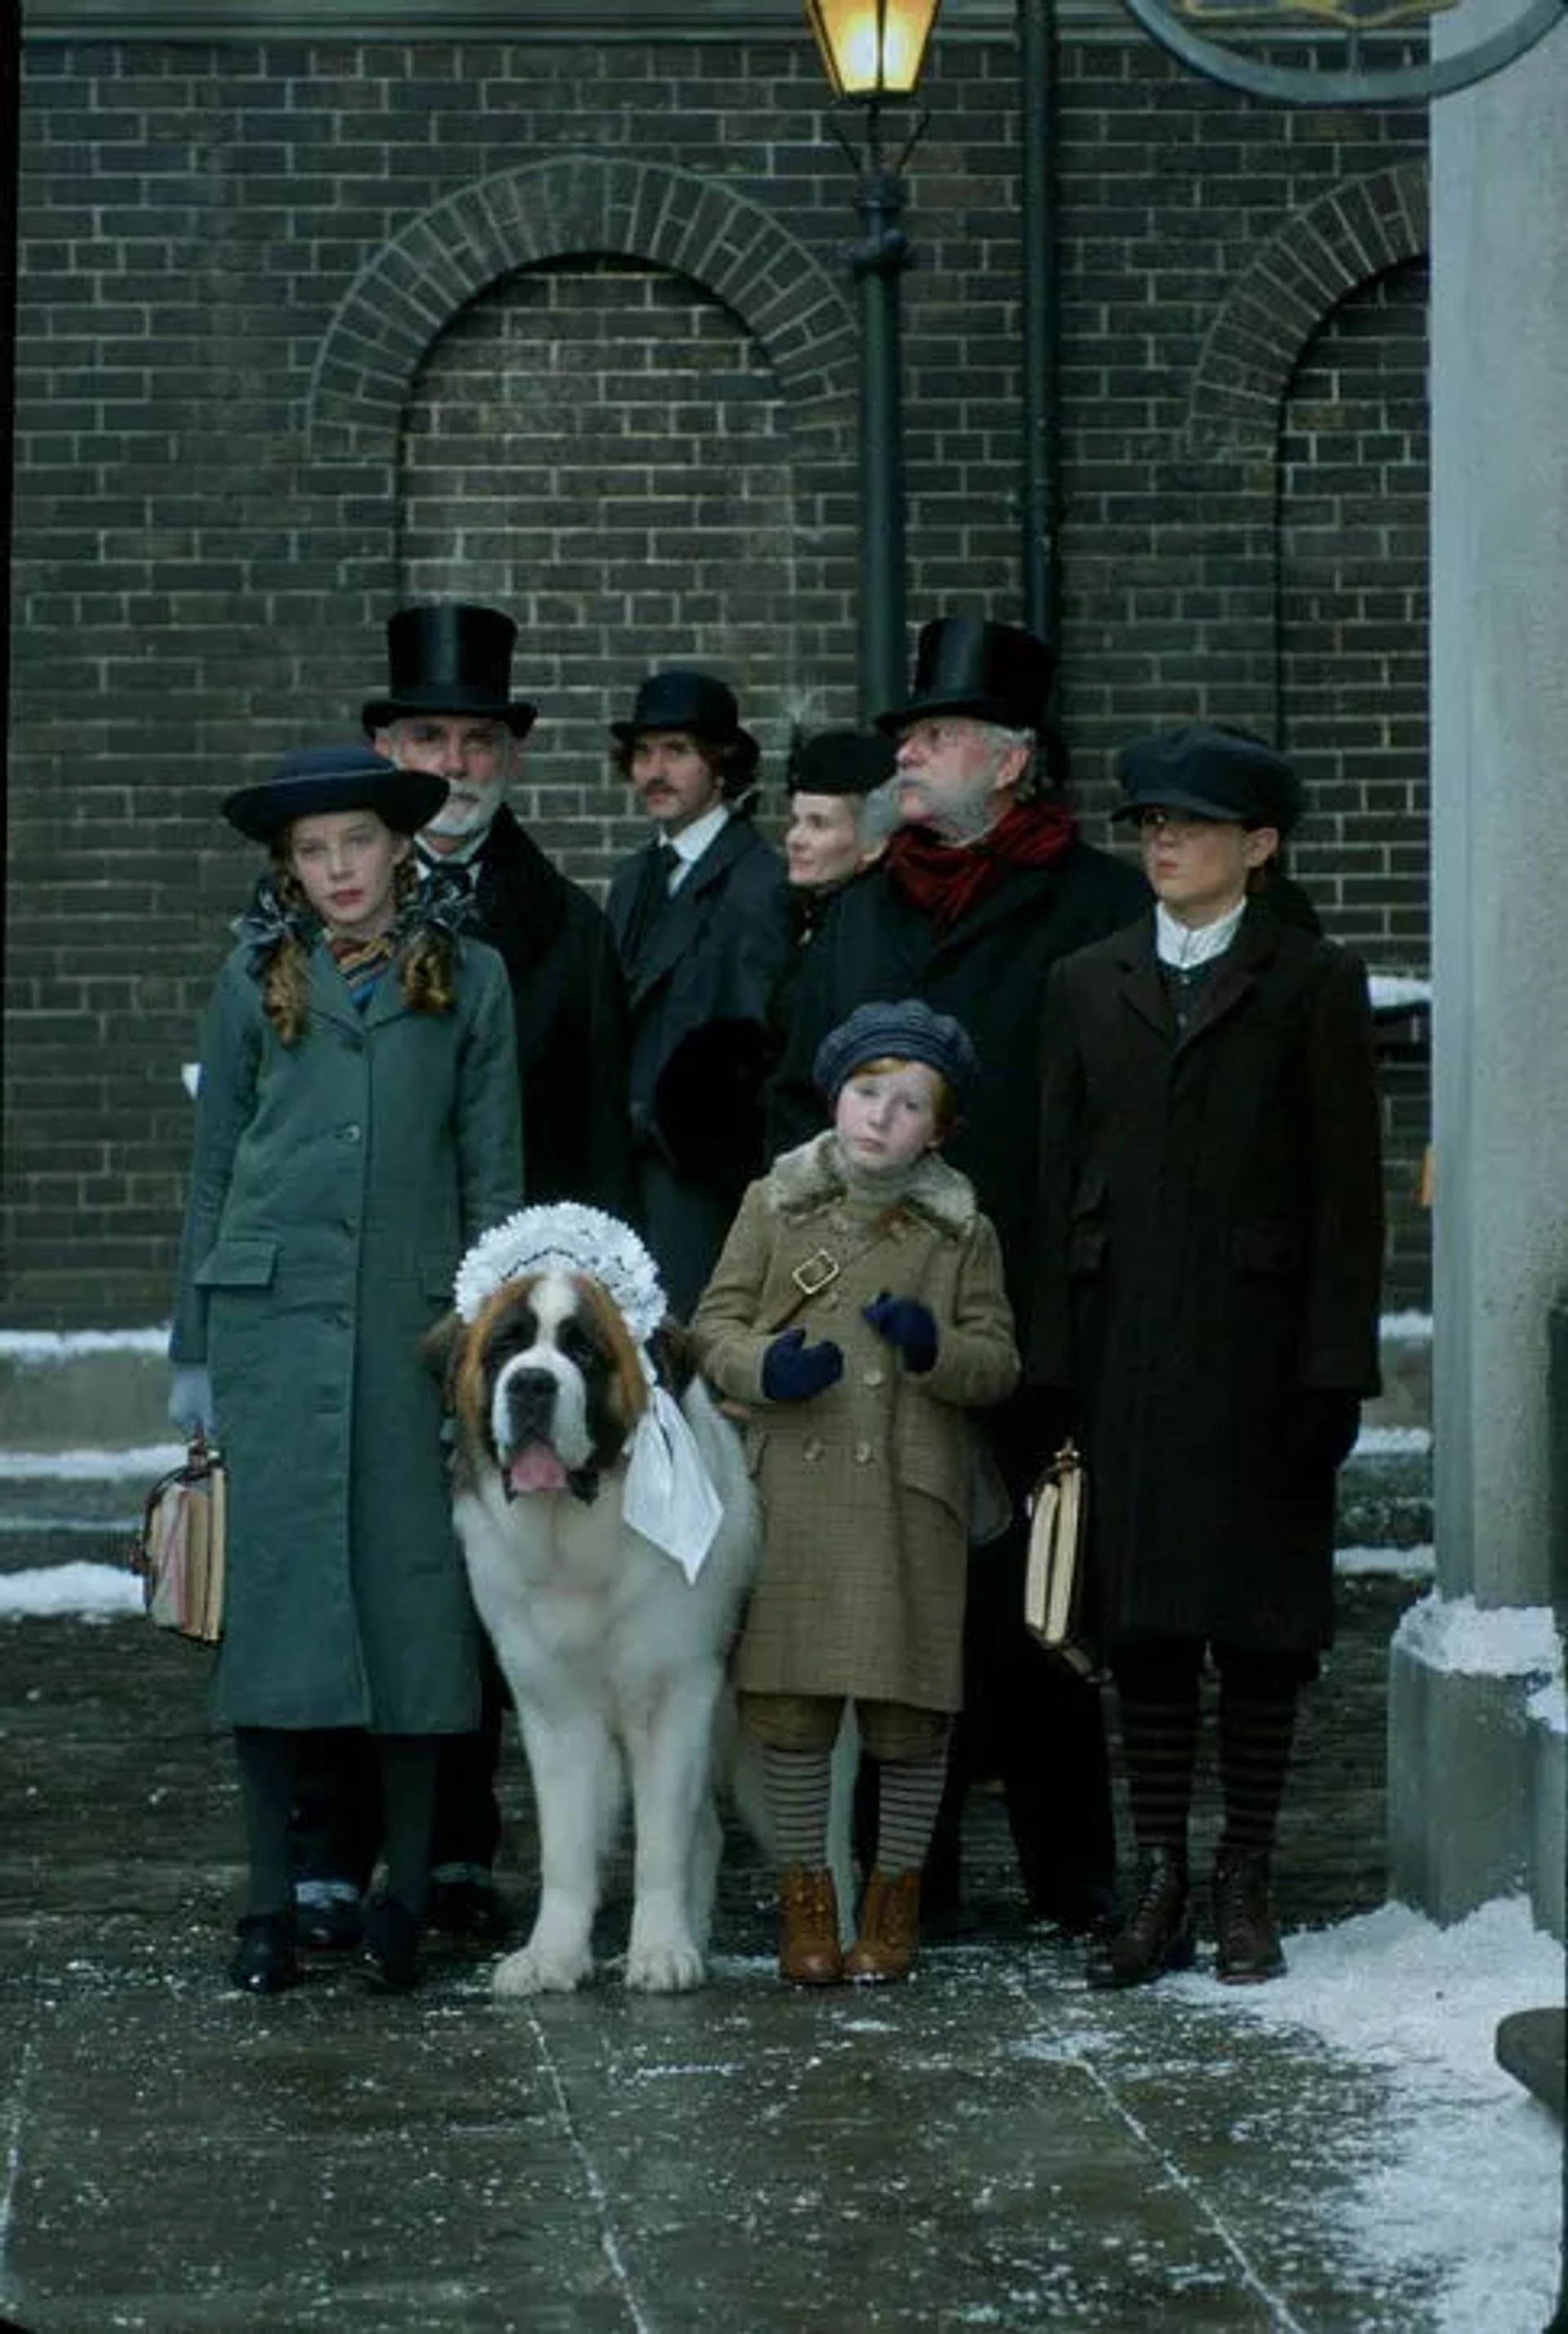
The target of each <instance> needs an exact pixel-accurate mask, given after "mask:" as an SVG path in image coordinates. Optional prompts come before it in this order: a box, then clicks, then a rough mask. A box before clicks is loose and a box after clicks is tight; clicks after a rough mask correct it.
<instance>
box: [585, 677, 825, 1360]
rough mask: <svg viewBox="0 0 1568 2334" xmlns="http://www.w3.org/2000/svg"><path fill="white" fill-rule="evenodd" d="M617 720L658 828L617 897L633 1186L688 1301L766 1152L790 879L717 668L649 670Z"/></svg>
mask: <svg viewBox="0 0 1568 2334" xmlns="http://www.w3.org/2000/svg"><path fill="white" fill-rule="evenodd" d="M611 734H612V736H613V737H614V738H615V741H616V742H615V747H614V749H613V757H612V758H613V759H614V761H615V764H616V767H618V768H619V769H620V771H621V772H622V774H623V775H624V776H626V777H627V778H628V779H629V780H630V784H631V786H632V787H633V789H634V791H635V793H636V795H637V798H638V801H639V802H640V805H641V806H642V808H643V810H644V811H645V812H646V813H647V815H648V816H649V820H650V821H651V822H652V825H653V830H654V831H653V834H652V837H651V839H650V840H649V842H648V843H647V844H644V846H643V847H642V848H641V849H640V851H637V852H634V853H633V854H632V855H631V857H630V859H627V860H625V861H623V862H622V863H621V865H620V867H619V868H618V869H617V871H616V873H615V875H614V877H613V879H612V880H611V886H610V900H609V911H610V921H611V928H612V929H613V931H614V933H615V939H616V945H617V947H618V948H619V950H620V961H621V965H622V967H623V969H624V971H625V974H626V981H627V988H628V991H629V995H630V1013H631V1123H632V1130H633V1136H634V1142H635V1164H636V1172H637V1186H638V1200H639V1204H640V1211H641V1219H642V1224H643V1229H644V1231H645V1233H646V1235H647V1239H648V1244H649V1248H650V1249H651V1250H652V1252H653V1254H654V1256H655V1258H656V1259H658V1262H659V1269H660V1271H661V1273H662V1274H663V1276H664V1283H665V1288H666V1291H667V1293H668V1295H669V1301H670V1305H671V1307H672V1308H673V1309H674V1311H675V1312H676V1313H677V1314H678V1315H680V1316H686V1315H688V1314H689V1313H690V1312H691V1311H692V1310H693V1309H694V1308H695V1307H696V1303H697V1297H698V1296H699V1295H700V1293H701V1291H702V1288H703V1284H704V1283H705V1281H706V1280H707V1276H708V1273H709V1272H710V1271H711V1269H712V1268H713V1264H714V1260H715V1259H716V1258H717V1254H718V1251H719V1249H720V1248H721V1247H722V1245H723V1242H724V1238H725V1235H726V1232H727V1231H728V1230H729V1226H730V1221H731V1220H732V1218H733V1216H734V1214H735V1210H736V1207H737V1205H738V1204H739V1201H740V1197H741V1194H742V1192H743V1191H744V1190H745V1188H746V1183H747V1182H748V1181H749V1180H750V1179H751V1177H752V1176H753V1175H754V1174H755V1173H756V1172H758V1169H759V1168H760V1165H761V1143H762V1129H761V1115H760V1109H759V1104H758V1095H759V1091H760V1087H761V1084H762V1079H763V1076H764V1074H765V1069H766V1067H767V1062H768V1056H769V1051H770V1041H769V1035H768V1032H769V1014H770V1009H771V1007H772V1003H773V998H774V991H775V989H776V988H777V986H778V983H779V980H780V979H781V977H782V976H783V974H784V969H785V968H786V966H787V965H788V963H789V961H790V956H791V952H792V950H793V948H794V933H793V921H792V916H791V911H790V899H789V886H788V883H787V882H786V880H785V876H784V865H783V863H782V861H781V860H780V858H779V854H778V853H777V852H776V851H774V849H773V847H772V846H771V844H767V843H765V842H764V840H763V838H762V836H761V835H760V834H758V833H757V832H756V829H755V826H754V825H753V824H752V820H751V815H750V811H751V805H752V801H753V798H754V796H755V777H756V767H757V761H758V752H757V745H756V740H755V738H753V737H752V735H751V734H750V732H749V731H748V730H746V729H744V728H742V727H741V723H740V715H739V709H738V708H737V706H736V700H735V697H734V695H733V693H732V692H731V690H729V689H728V688H727V687H726V684H725V682H724V681H722V680H717V678H716V677H715V676H714V675H712V674H711V673H706V672H696V671H691V670H685V669H674V670H668V671H664V672H658V673H653V674H651V675H649V678H648V679H647V680H644V681H643V683H642V685H641V687H640V689H639V690H638V692H637V696H636V699H635V701H634V703H633V705H632V709H631V712H630V717H629V718H628V719H625V720H623V721H615V722H612V723H611Z"/></svg>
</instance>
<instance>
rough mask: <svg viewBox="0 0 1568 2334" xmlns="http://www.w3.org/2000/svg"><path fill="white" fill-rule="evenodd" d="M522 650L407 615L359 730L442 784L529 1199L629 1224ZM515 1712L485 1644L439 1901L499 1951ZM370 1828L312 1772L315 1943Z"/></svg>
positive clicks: (438, 840) (590, 922) (330, 1927)
mask: <svg viewBox="0 0 1568 2334" xmlns="http://www.w3.org/2000/svg"><path fill="white" fill-rule="evenodd" d="M516 637H517V627H516V625H515V623H514V622H513V621H512V619H511V617H510V616H508V615H505V613H503V612H502V611H501V610H500V609H497V608H486V607H478V606H475V605H471V604H469V603H463V602H438V603H431V604H428V605H422V606H417V607H409V608H400V609H399V611H398V612H397V613H396V614H395V615H393V616H392V617H391V618H390V620H389V622H388V624H387V665H388V680H387V686H386V688H385V690H383V691H381V692H380V693H379V694H378V695H376V696H374V697H371V698H370V699H367V700H366V702H365V704H364V706H363V708H362V709H361V723H362V726H363V728H364V730H365V733H366V735H367V737H369V738H370V740H371V741H372V743H373V744H374V745H375V747H377V749H378V750H379V751H380V752H381V753H383V754H385V755H386V756H388V757H389V758H390V760H391V761H392V762H394V763H395V764H396V765H397V767H399V769H402V770H418V771H425V772H428V773H429V774H431V775H432V776H437V777H440V778H444V779H445V780H446V781H447V798H446V801H445V803H444V804H443V805H442V806H441V808H440V809H439V810H438V813H437V814H436V815H435V817H434V818H433V819H431V820H430V822H429V823H428V825H426V826H424V827H421V828H420V830H419V832H418V834H417V836H416V837H415V851H416V854H417V855H418V860H419V862H420V864H421V866H422V867H423V869H424V870H425V871H427V875H428V878H432V879H436V880H440V881H441V882H444V883H446V884H448V885H449V884H451V883H452V882H455V881H456V882H462V883H464V884H465V885H466V886H467V890H468V892H469V893H470V896H471V898H472V902H473V919H474V921H473V925H472V929H473V930H474V931H476V933H477V935H478V937H479V938H480V939H481V940H487V941H488V942H489V943H490V945H491V947H493V948H494V949H495V950H497V951H498V952H499V954H500V955H501V957H502V959H503V960H504V961H505V966H506V970H507V974H508V976H509V978H510V981H511V986H512V1003H513V1012H514V1018H515V1024H516V1031H517V1067H518V1078H519V1085H520V1086H521V1089H522V1099H523V1125H524V1156H525V1160H526V1166H525V1170H524V1172H525V1178H526V1183H527V1191H526V1197H527V1199H528V1200H529V1201H531V1202H534V1201H550V1200H581V1201H587V1202H588V1203H589V1204H590V1205H592V1206H594V1207H600V1208H604V1209H606V1210H609V1211H610V1212H611V1214H613V1215H619V1216H624V1215H626V1214H628V1213H629V1212H630V1210H631V1209H632V1207H633V1204H634V1201H633V1185H632V1175H631V1152H630V1128H629V1121H628V1113H627V1022H626V995H625V987H624V983H623V982H622V980H621V977H620V962H619V960H618V958H617V956H616V952H615V946H614V942H613V940H611V932H610V926H609V924H608V922H607V921H606V919H605V917H604V915H603V912H602V911H601V909H600V908H598V907H597V906H596V905H595V903H594V902H592V900H591V899H590V898H589V896H588V894H587V893H586V892H583V891H582V890H580V889H579V887H578V886H577V885H576V884H575V883H572V882H569V881H568V879H567V878H566V877H565V876H564V875H563V874H562V873H561V872H560V870H559V869H558V868H556V867H555V866H554V865H553V863H552V862H551V861H550V860H548V859H547V858H546V857H545V855H544V852H543V851H541V850H540V848H539V846H538V844H536V843H535V842H534V840H533V838H532V836H531V835H529V834H528V833H527V832H526V830H525V829H524V827H523V825H521V824H520V822H519V820H518V819H517V817H516V815H515V812H514V811H513V810H512V809H511V807H510V805H508V803H507V801H506V790H507V787H508V786H509V784H510V783H511V782H512V781H514V780H515V778H516V777H517V776H518V774H519V772H520V770H521V768H522V765H523V749H524V740H525V739H526V738H527V736H528V734H529V731H530V730H531V729H532V728H533V727H534V719H535V714H536V710H537V709H536V708H535V707H534V705H532V704H530V703H528V702H527V701H526V700H524V699H521V698H516V697H514V696H513V694H512V656H513V650H514V646H515V641H516ZM523 1198H524V1193H522V1192H519V1194H518V1200H519V1202H521V1201H522V1199H523ZM505 1706H506V1698H505V1686H504V1685H503V1683H502V1680H501V1676H500V1673H499V1671H498V1670H497V1668H496V1666H495V1659H494V1656H493V1655H492V1654H491V1653H490V1650H489V1646H488V1644H487V1643H486V1646H485V1648H484V1699H483V1708H482V1713H481V1720H480V1724H479V1727H478V1729H477V1731H476V1732H474V1733H473V1734H467V1735H456V1736H450V1737H448V1738H447V1741H445V1743H444V1745H443V1749H442V1756H441V1766H440V1773H439V1778H438V1792H437V1807H436V1832H435V1840H434V1848H433V1855H432V1867H433V1884H432V1889H431V1901H430V1921H431V1924H432V1926H434V1927H436V1928H438V1929H443V1930H446V1931H447V1932H448V1933H449V1934H455V1935H458V1936H463V1937H467V1938H471V1939H473V1940H474V1941H476V1942H477V1943H489V1942H492V1941H495V1940H496V1939H498V1938H500V1937H501V1936H502V1935H504V1934H505V1929H506V1926H507V1914H506V1910H505V1905H503V1903H502V1900H501V1898H500V1896H499V1894H498V1892H497V1891H496V1889H495V1883H494V1880H493V1877H492V1872H491V1867H492V1865H493V1863H494V1860H495V1850H496V1847H497V1846H498V1844H499V1839H500V1832H501V1816H500V1809H499V1807H498V1806H497V1804H496V1799H495V1768H496V1762H497V1760H498V1758H499V1756H500V1745H501V1723H502V1717H503V1714H504V1712H505ZM376 1830H377V1814H376V1809H375V1806H374V1794H373V1789H371V1788H370V1783H369V1780H368V1779H356V1778H345V1777H344V1776H343V1775H341V1773H334V1772H333V1771H331V1770H328V1769H327V1768H326V1767H324V1766H323V1767H322V1769H321V1770H319V1771H317V1770H313V1773H312V1776H311V1777H310V1779H309V1787H308V1789H306V1790H305V1791H304V1792H303V1794H302V1821H301V1825H300V1828H299V1834H298V1837H299V1839H300V1843H301V1847H302V1852H303V1862H304V1866H305V1876H304V1878H303V1881H302V1884H301V1886H302V1887H303V1891H304V1895H303V1902H302V1904H301V1906H300V1915H299V1917H300V1920H301V1924H302V1926H303V1928H304V1929H305V1931H306V1933H307V1937H308V1936H309V1935H310V1934H311V1932H312V1931H315V1932H317V1933H319V1934H317V1936H316V1940H315V1941H316V1942H321V1943H326V1942H332V1941H335V1940H336V1938H337V1937H338V1935H339V1934H340V1933H341V1934H342V1935H343V1936H345V1937H346V1936H347V1935H349V1934H351V1930H352V1925H353V1921H354V1917H355V1914H356V1911H357V1902H358V1896H359V1893H360V1888H361V1885H362V1882H363V1880H364V1879H365V1878H367V1877H368V1864H369V1861H370V1860H371V1859H373V1857H374V1853H375V1845H376Z"/></svg>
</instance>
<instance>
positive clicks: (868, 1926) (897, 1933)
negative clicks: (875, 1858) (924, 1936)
mask: <svg viewBox="0 0 1568 2334" xmlns="http://www.w3.org/2000/svg"><path fill="white" fill-rule="evenodd" d="M919 1942H920V1876H919V1873H918V1872H883V1871H882V1870H880V1867H875V1866H873V1868H872V1872H871V1878H870V1879H869V1880H868V1881H867V1883H866V1893H865V1895H864V1896H863V1897H862V1899H861V1919H860V1927H859V1931H858V1934H856V1937H855V1942H854V1943H853V1944H852V1945H851V1947H850V1949H849V1952H848V1953H846V1954H845V1955H844V1975H845V1976H846V1977H847V1978H853V1979H854V1980H855V1981H856V1982H858V1983H859V1984H861V1985H886V1984H888V1983H890V1982H891V1981H892V1980H893V1979H894V1978H900V1977H908V1976H909V1971H910V1969H911V1968H912V1967H913V1965H914V1960H915V1953H916V1949H917V1947H918V1946H919Z"/></svg>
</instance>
